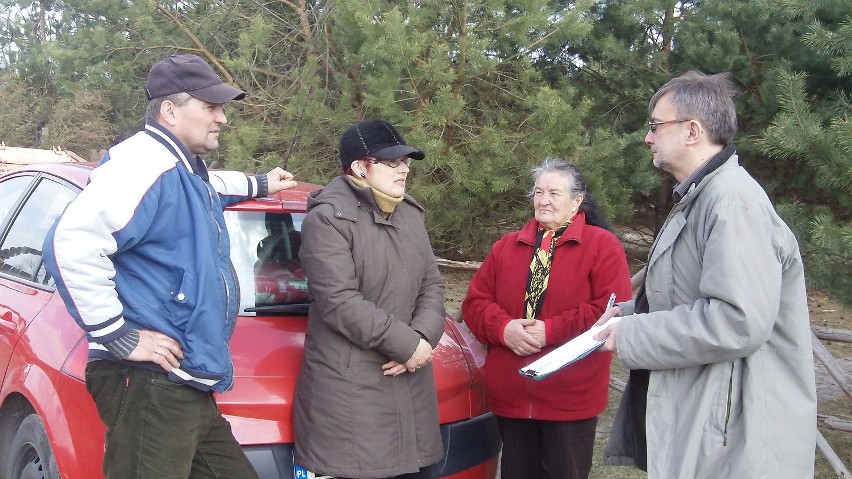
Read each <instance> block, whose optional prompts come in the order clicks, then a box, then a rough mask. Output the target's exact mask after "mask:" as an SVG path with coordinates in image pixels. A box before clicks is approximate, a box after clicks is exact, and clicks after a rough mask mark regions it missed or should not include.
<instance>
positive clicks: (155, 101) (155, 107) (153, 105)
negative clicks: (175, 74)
mask: <svg viewBox="0 0 852 479" xmlns="http://www.w3.org/2000/svg"><path fill="white" fill-rule="evenodd" d="M191 98H192V95H190V94H189V93H187V92H184V91H182V92H180V93H175V94H174V95H167V96H161V97H157V98H152V99H151V101H149V102H148V106H147V107H145V119H146V120H150V121H157V120H159V119H160V107H161V106H162V105H163V102H165V101H170V102H172V103H174V104H175V106H182V105H184V104H186V103H187V102H188V101H189V100H190V99H191Z"/></svg>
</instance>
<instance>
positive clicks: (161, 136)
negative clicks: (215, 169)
mask: <svg viewBox="0 0 852 479" xmlns="http://www.w3.org/2000/svg"><path fill="white" fill-rule="evenodd" d="M145 133H147V134H148V135H149V136H150V137H152V138H154V139H155V140H157V141H159V142H160V143H161V144H162V145H163V146H165V147H166V149H168V150H169V151H170V152H171V153H172V154H173V155H175V157H176V158H177V159H179V160H181V161H182V162H183V164H184V165H186V167H187V169H189V171H191V172H192V173H195V174H196V175H198V176H200V177H201V178H203V179H204V181H207V182H210V175H209V174H208V173H207V165H205V164H204V160H202V159H201V157H200V156H193V155H192V153H190V152H189V150H187V149H186V147H185V146H184V144H183V143H182V142H181V141H180V140H178V139H177V137H176V136H174V135H173V134H172V133H171V132H170V131H168V130H166V129H165V128H163V126H162V125H160V124H159V123H157V122H156V121H152V120H145Z"/></svg>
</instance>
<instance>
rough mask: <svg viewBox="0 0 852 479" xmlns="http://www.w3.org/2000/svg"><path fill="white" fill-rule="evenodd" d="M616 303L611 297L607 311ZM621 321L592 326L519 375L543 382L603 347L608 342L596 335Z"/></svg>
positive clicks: (534, 362)
mask: <svg viewBox="0 0 852 479" xmlns="http://www.w3.org/2000/svg"><path fill="white" fill-rule="evenodd" d="M614 302H615V294H613V295H612V296H611V297H610V301H609V304H608V305H607V309H609V308H611V307H612V305H613V303H614ZM620 319H621V317H619V316H613V317H612V318H609V320H608V321H607V322H606V323H604V324H601V325H598V326H592V327H591V328H589V330H588V331H586V332H585V333H583V334H581V335H579V336H577V337H576V338H574V339H572V340H571V341H568V342H567V343H565V344H563V345H562V346H559V347H558V348H556V349H554V350H553V351H551V352H549V353H547V354H545V355H544V356H542V357H540V358H538V359H537V360H535V361H533V362H532V363H530V364H529V365H527V366H524V367H522V368H521V369H519V370H518V374H520V375H521V376H526V377H528V378H532V379H536V380H541V379H544V378H546V377H547V376H549V375H551V374H553V373H555V372H556V371H559V370H560V369H562V368H564V367H565V366H568V365H569V364H573V363H576V362H577V361H579V360H581V359H583V358H585V357H586V356H588V355H589V354H590V353H592V352H593V351H594V350H596V349H598V348H599V347H601V346H603V344H604V343H605V342H606V340H596V339H595V335H596V334H598V332H600V331H601V330H603V329H606V328H607V326H609V325H610V324H615V323H617V322H618V321H619V320H620Z"/></svg>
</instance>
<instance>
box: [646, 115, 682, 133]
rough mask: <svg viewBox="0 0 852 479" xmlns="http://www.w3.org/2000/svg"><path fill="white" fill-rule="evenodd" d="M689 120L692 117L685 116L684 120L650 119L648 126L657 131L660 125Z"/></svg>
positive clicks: (652, 130) (652, 131) (654, 131)
mask: <svg viewBox="0 0 852 479" xmlns="http://www.w3.org/2000/svg"><path fill="white" fill-rule="evenodd" d="M687 121H692V118H684V119H682V120H669V121H649V122H648V128H650V129H651V133H656V132H657V127H658V126H660V125H668V124H669V123H685V122H687Z"/></svg>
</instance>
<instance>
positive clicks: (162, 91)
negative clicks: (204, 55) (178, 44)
mask: <svg viewBox="0 0 852 479" xmlns="http://www.w3.org/2000/svg"><path fill="white" fill-rule="evenodd" d="M181 92H186V93H189V94H190V95H192V96H194V97H195V98H198V99H199V100H204V101H206V102H208V103H215V104H222V103H226V102H229V101H231V100H242V99H243V98H245V96H246V93H245V92H244V91H242V90H240V89H239V88H236V87H233V86H231V85H228V84H227V83H225V82H223V81H222V79H221V78H219V75H217V74H216V72H215V71H213V67H211V66H210V64H208V63H207V62H206V61H204V60H203V59H201V57H199V56H197V55H189V54H187V55H171V56H169V57H168V58H165V59H163V60H160V61H158V62H157V63H155V64H154V65H153V66H152V67H151V71H149V72H148V82H147V83H145V96H146V97H147V98H148V100H152V99H154V98H160V97H163V96H168V95H174V94H175V93H181Z"/></svg>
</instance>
